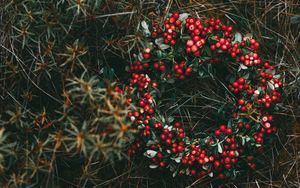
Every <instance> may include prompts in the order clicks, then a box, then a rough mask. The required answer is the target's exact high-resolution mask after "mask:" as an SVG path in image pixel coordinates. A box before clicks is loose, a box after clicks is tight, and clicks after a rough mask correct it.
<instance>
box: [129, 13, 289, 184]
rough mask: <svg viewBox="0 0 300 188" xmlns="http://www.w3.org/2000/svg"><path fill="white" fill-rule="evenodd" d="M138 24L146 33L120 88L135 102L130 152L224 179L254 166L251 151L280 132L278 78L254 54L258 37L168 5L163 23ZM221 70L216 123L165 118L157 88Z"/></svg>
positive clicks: (158, 164)
mask: <svg viewBox="0 0 300 188" xmlns="http://www.w3.org/2000/svg"><path fill="white" fill-rule="evenodd" d="M141 28H142V29H143V32H144V34H145V36H146V37H145V38H144V40H143V39H141V41H143V42H142V45H143V46H142V47H141V48H140V49H141V50H140V51H139V54H137V55H135V58H136V60H135V61H134V62H133V63H131V64H130V67H129V69H130V73H131V78H130V81H129V83H128V85H127V86H126V89H125V91H126V92H127V93H128V94H129V95H128V96H129V97H128V103H130V104H132V106H135V107H133V108H132V110H131V111H130V112H129V113H128V115H129V117H130V119H131V120H132V121H133V125H134V126H136V127H137V128H138V129H139V130H140V134H139V136H137V137H136V138H135V141H134V142H133V143H132V144H131V145H130V147H129V148H128V155H129V156H133V155H134V154H136V153H138V152H139V151H141V152H142V153H144V156H145V157H146V158H149V161H150V165H149V167H150V168H162V169H164V168H167V169H169V170H170V171H171V172H173V176H176V175H191V176H195V177H197V178H199V177H203V176H210V177H217V178H220V179H224V178H230V177H235V176H236V174H238V173H239V172H241V171H242V170H245V169H246V168H248V167H249V168H250V169H255V168H256V157H257V156H258V155H260V153H261V152H262V151H263V150H264V148H265V147H270V143H271V141H272V137H274V135H275V133H276V132H277V131H278V128H277V127H276V123H275V120H274V119H275V118H274V111H276V110H278V106H277V105H276V103H278V102H279V100H280V96H281V94H280V90H281V88H282V85H283V84H282V81H281V77H280V75H277V74H275V69H276V66H274V65H272V64H271V63H269V62H267V61H264V60H263V59H262V58H261V56H260V55H259V53H258V51H259V46H260V44H259V42H258V41H257V40H255V39H254V38H253V37H252V36H251V35H249V34H248V35H246V36H244V37H243V36H242V35H241V34H240V33H239V32H236V33H234V32H233V26H231V25H226V24H224V23H222V22H221V21H220V19H216V18H203V19H200V18H197V17H194V16H191V15H189V14H187V13H183V14H179V13H178V12H174V13H172V14H171V15H170V16H169V17H168V18H166V19H165V20H164V22H163V25H159V24H158V23H155V22H153V23H151V27H149V26H148V24H147V23H146V22H145V21H143V22H142V23H141ZM220 67H221V68H220ZM219 72H223V75H222V78H223V80H222V81H223V82H224V83H226V85H225V86H226V88H224V94H226V96H227V98H228V104H226V105H227V107H226V108H223V109H219V111H223V112H224V113H223V115H220V116H222V117H220V119H221V120H222V122H219V124H218V125H217V128H215V129H211V130H210V131H205V132H201V134H195V133H194V132H193V133H191V131H190V130H188V128H187V127H186V126H185V125H183V124H182V123H181V121H180V119H176V120H174V118H170V117H167V118H165V117H164V115H163V114H162V113H161V106H160V100H161V98H162V97H161V92H160V91H161V90H162V89H163V88H165V87H166V86H168V85H171V86H173V87H175V86H176V84H177V83H178V82H183V81H184V80H186V79H187V78H193V80H195V79H197V80H203V81H205V80H206V79H207V78H212V79H211V80H213V81H214V76H215V75H216V74H218V73H219ZM224 72H225V74H224ZM204 78H205V79H204ZM186 86H187V87H188V83H186ZM218 114H222V113H218ZM213 126H214V125H212V127H213Z"/></svg>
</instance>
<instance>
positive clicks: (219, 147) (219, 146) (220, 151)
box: [218, 142, 223, 153]
mask: <svg viewBox="0 0 300 188" xmlns="http://www.w3.org/2000/svg"><path fill="white" fill-rule="evenodd" d="M218 152H219V153H222V152H223V148H222V145H221V143H220V142H219V143H218Z"/></svg>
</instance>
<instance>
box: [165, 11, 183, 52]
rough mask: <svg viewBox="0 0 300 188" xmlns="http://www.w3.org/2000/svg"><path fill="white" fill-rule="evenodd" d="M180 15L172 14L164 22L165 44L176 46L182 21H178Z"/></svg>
mask: <svg viewBox="0 0 300 188" xmlns="http://www.w3.org/2000/svg"><path fill="white" fill-rule="evenodd" d="M178 18H179V13H178V12H174V13H172V15H171V17H170V18H168V19H166V20H165V21H164V25H165V31H164V32H163V37H164V43H165V44H171V45H173V46H174V45H175V44H176V39H177V37H178V32H179V30H180V28H181V25H182V23H181V21H180V20H178Z"/></svg>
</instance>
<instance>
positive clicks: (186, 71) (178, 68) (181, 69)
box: [174, 61, 193, 80]
mask: <svg viewBox="0 0 300 188" xmlns="http://www.w3.org/2000/svg"><path fill="white" fill-rule="evenodd" d="M174 71H175V77H177V78H179V79H180V80H184V79H185V76H188V75H190V74H191V72H192V71H193V68H192V67H186V68H185V61H181V62H180V63H179V64H176V65H174Z"/></svg>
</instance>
